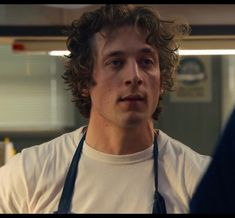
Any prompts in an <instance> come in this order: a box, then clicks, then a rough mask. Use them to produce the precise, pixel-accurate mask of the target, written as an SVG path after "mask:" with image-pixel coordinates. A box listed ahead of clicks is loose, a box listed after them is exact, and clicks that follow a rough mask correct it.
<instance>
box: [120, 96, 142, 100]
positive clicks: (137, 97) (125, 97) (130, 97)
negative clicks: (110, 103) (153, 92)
mask: <svg viewBox="0 0 235 218" xmlns="http://www.w3.org/2000/svg"><path fill="white" fill-rule="evenodd" d="M144 99H145V98H144V97H143V96H142V95H139V94H131V95H126V96H124V97H121V98H120V101H144Z"/></svg>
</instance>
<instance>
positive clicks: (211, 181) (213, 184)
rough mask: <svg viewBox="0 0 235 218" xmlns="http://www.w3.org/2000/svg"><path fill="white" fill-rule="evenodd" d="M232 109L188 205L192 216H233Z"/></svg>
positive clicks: (234, 130)
mask: <svg viewBox="0 0 235 218" xmlns="http://www.w3.org/2000/svg"><path fill="white" fill-rule="evenodd" d="M234 137H235V108H234V109H233V112H232V113H231V115H230V118H229V119H228V121H227V124H226V126H225V128H224V130H223V132H222V135H221V136H220V138H219V139H218V142H217V145H216V148H215V151H214V153H213V155H212V157H213V158H212V161H211V163H210V164H209V166H208V169H207V171H206V173H205V175H204V176H203V177H202V180H201V182H200V183H199V185H198V187H197V188H196V191H195V194H194V195H193V198H192V200H191V202H190V212H191V213H205V214H207V213H208V214H209V213H210V214H212V213H214V214H216V213H233V214H234V213H235V139H234Z"/></svg>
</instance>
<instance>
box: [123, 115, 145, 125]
mask: <svg viewBox="0 0 235 218" xmlns="http://www.w3.org/2000/svg"><path fill="white" fill-rule="evenodd" d="M146 120H148V119H147V118H146V117H144V116H143V115H142V116H141V115H132V116H128V117H125V118H124V119H122V120H121V126H123V127H126V128H129V127H130V128H131V127H136V126H137V125H140V124H141V123H143V122H145V121H146Z"/></svg>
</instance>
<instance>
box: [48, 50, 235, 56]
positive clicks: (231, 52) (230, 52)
mask: <svg viewBox="0 0 235 218" xmlns="http://www.w3.org/2000/svg"><path fill="white" fill-rule="evenodd" d="M178 52H179V55H235V49H193V50H191V49H187V50H181V49H179V51H178ZM69 54H70V52H69V51H68V50H60V51H50V52H49V55H51V56H64V55H69Z"/></svg>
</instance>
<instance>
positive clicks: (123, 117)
mask: <svg viewBox="0 0 235 218" xmlns="http://www.w3.org/2000/svg"><path fill="white" fill-rule="evenodd" d="M189 31H190V27H189V26H188V25H187V24H185V23H183V22H178V21H177V20H172V21H170V20H163V19H162V18H160V16H159V15H158V13H157V12H156V11H154V10H152V9H151V8H148V7H145V6H134V5H121V4H117V5H104V6H101V7H100V8H98V9H96V10H94V11H90V12H85V13H84V14H83V15H82V16H81V17H80V18H79V19H78V20H75V21H74V22H72V25H71V27H70V29H69V31H68V40H67V47H68V50H69V51H70V55H69V56H68V57H67V58H68V62H67V64H66V65H65V69H66V70H65V73H64V74H63V79H64V80H65V83H66V84H67V85H68V87H69V88H70V89H71V91H72V94H73V98H74V99H73V100H74V102H75V104H76V106H77V107H78V109H79V111H80V113H81V114H82V115H83V116H85V117H86V118H88V125H86V126H82V127H79V128H78V129H77V130H75V131H73V132H70V133H65V134H63V135H61V136H59V137H57V138H55V139H53V140H51V141H49V142H45V143H43V144H40V145H35V146H32V147H30V148H25V149H23V150H22V151H21V152H20V153H18V154H17V155H16V156H15V157H13V158H12V159H11V160H9V161H8V163H7V164H6V165H4V166H3V167H2V168H0V178H1V179H0V212H1V213H53V212H54V213H188V211H189V205H188V204H189V200H190V199H191V196H192V194H193V192H194V190H195V187H196V185H197V183H198V181H199V179H200V178H201V176H202V175H203V173H204V171H205V169H206V167H207V166H208V164H209V162H210V157H209V156H206V155H201V154H199V153H197V152H195V151H194V150H192V149H191V148H190V147H188V146H186V145H184V144H183V143H181V142H179V141H177V140H175V139H173V138H171V137H170V136H168V135H167V134H166V133H164V132H163V131H161V130H159V129H155V128H154V122H153V121H154V120H158V117H159V114H160V111H161V105H160V102H161V100H162V97H163V95H164V94H165V92H167V91H172V88H173V85H174V80H173V78H174V74H175V71H176V69H177V66H178V62H179V55H178V53H177V50H178V47H179V43H180V40H181V39H182V38H183V37H184V36H185V35H188V33H189ZM35 116H36V114H35ZM179 119H180V118H179Z"/></svg>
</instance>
